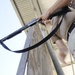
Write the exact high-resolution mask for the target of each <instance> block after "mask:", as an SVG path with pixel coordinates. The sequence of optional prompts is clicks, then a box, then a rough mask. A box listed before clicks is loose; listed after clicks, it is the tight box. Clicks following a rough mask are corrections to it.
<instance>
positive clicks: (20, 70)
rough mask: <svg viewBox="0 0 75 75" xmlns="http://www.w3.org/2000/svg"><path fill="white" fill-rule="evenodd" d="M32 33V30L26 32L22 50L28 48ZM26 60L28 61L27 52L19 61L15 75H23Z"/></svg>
mask: <svg viewBox="0 0 75 75" xmlns="http://www.w3.org/2000/svg"><path fill="white" fill-rule="evenodd" d="M32 33H33V31H32V29H30V30H29V32H28V35H27V39H26V42H25V46H24V48H27V47H29V46H30V42H31V36H32ZM27 59H28V52H25V53H23V54H22V56H21V60H20V63H19V67H18V70H17V74H16V75H24V73H25V68H26V63H27Z"/></svg>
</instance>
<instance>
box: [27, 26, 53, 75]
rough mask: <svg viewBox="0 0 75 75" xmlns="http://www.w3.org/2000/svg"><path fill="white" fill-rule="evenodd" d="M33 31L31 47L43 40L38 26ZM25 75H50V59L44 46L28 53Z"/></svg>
mask: <svg viewBox="0 0 75 75" xmlns="http://www.w3.org/2000/svg"><path fill="white" fill-rule="evenodd" d="M33 30H34V32H33V35H32V36H33V37H32V41H31V45H33V44H35V43H37V42H38V41H40V40H41V39H42V38H43V37H42V34H41V31H40V29H39V26H38V25H37V26H34V27H33ZM27 75H52V67H51V59H50V55H49V53H48V50H47V47H46V45H45V44H43V45H41V46H39V47H37V48H35V49H33V50H32V51H30V52H29V59H28V71H27Z"/></svg>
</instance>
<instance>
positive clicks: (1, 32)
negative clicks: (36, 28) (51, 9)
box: [0, 0, 26, 75]
mask: <svg viewBox="0 0 75 75" xmlns="http://www.w3.org/2000/svg"><path fill="white" fill-rule="evenodd" d="M20 27H21V24H20V22H19V20H18V18H17V15H16V13H15V11H14V9H13V6H12V5H11V2H10V0H0V39H2V38H3V37H5V36H7V35H8V34H10V33H12V32H13V31H15V30H17V29H19V28H20ZM25 39H26V36H25V33H24V32H22V33H21V34H19V35H17V36H16V37H14V38H12V39H10V40H7V41H6V42H5V43H6V44H7V46H9V48H10V49H13V50H17V49H22V48H23V47H24V43H25ZM20 57H21V54H16V53H12V52H9V51H6V50H5V49H4V48H3V47H2V46H1V45H0V75H16V72H17V69H18V65H19V61H20Z"/></svg>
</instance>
